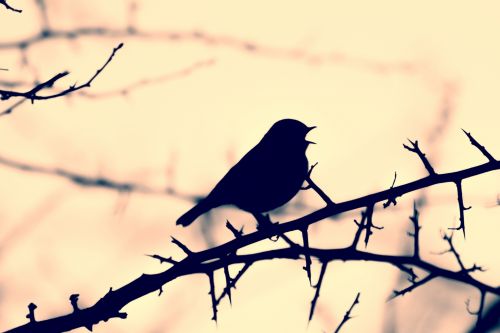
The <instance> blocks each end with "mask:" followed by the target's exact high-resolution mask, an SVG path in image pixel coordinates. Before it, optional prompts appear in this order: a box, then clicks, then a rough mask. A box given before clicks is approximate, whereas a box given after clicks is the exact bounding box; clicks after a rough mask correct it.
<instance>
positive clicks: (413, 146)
mask: <svg viewBox="0 0 500 333" xmlns="http://www.w3.org/2000/svg"><path fill="white" fill-rule="evenodd" d="M408 141H409V142H410V144H411V147H410V146H407V145H405V144H403V147H404V148H406V149H407V150H409V151H411V152H412V153H415V154H417V156H418V157H419V158H420V160H421V161H422V163H423V164H424V166H425V169H426V170H427V171H428V172H429V175H430V176H435V175H436V172H435V171H434V168H433V167H432V166H431V164H430V163H429V160H428V159H427V157H425V154H424V153H422V151H421V150H420V148H419V147H418V141H417V140H415V141H411V140H410V139H408Z"/></svg>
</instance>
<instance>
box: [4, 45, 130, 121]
mask: <svg viewBox="0 0 500 333" xmlns="http://www.w3.org/2000/svg"><path fill="white" fill-rule="evenodd" d="M122 47H123V43H120V44H118V46H116V47H115V48H114V49H113V52H112V53H111V55H110V56H109V57H108V59H107V60H106V62H105V63H104V65H102V66H101V68H99V69H98V70H97V71H96V72H95V74H94V75H93V76H92V77H91V78H90V79H89V80H88V81H87V82H85V83H83V84H80V85H76V84H74V85H71V86H70V87H69V88H67V89H65V90H62V91H60V92H58V93H55V94H51V95H45V96H41V95H38V93H39V92H40V91H42V90H44V89H46V88H51V87H53V86H54V84H55V83H56V82H57V81H58V80H60V79H61V78H63V77H65V76H67V75H68V74H69V72H61V73H59V74H56V75H54V76H53V77H52V78H50V79H48V80H47V81H45V82H42V83H40V84H38V85H36V86H35V87H34V88H32V89H31V90H29V91H26V92H17V91H9V90H0V100H8V99H10V98H11V97H24V98H26V99H28V100H30V101H31V102H32V103H33V102H34V101H35V100H46V99H52V98H56V97H60V96H64V95H67V94H70V93H72V92H74V91H77V90H80V89H83V88H87V87H90V86H91V84H92V82H93V81H94V80H95V79H96V78H97V76H99V74H100V73H101V72H102V71H103V70H104V69H105V68H106V66H108V64H109V63H110V62H111V60H113V57H114V56H115V54H116V52H117V51H118V50H119V49H121V48H122ZM4 114H5V113H2V115H4Z"/></svg>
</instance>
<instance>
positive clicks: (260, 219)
mask: <svg viewBox="0 0 500 333" xmlns="http://www.w3.org/2000/svg"><path fill="white" fill-rule="evenodd" d="M252 215H253V216H254V217H255V219H256V220H257V230H260V231H263V230H269V229H271V228H273V227H274V226H275V225H277V224H279V222H278V221H276V222H272V221H271V218H270V217H269V214H260V213H252ZM269 239H270V240H271V241H273V242H276V241H278V240H279V239H280V236H279V235H275V236H272V237H269Z"/></svg>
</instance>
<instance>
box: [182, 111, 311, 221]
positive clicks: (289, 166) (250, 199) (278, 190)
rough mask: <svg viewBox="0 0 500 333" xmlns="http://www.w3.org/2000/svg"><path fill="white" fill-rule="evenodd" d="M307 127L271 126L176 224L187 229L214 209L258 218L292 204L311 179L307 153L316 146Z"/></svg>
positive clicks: (294, 122)
mask: <svg viewBox="0 0 500 333" xmlns="http://www.w3.org/2000/svg"><path fill="white" fill-rule="evenodd" d="M314 128H316V126H311V127H308V126H306V125H305V124H303V123H302V122H300V121H298V120H295V119H282V120H279V121H277V122H276V123H274V124H273V125H272V127H271V128H270V129H269V131H268V132H267V133H266V134H265V135H264V136H263V138H262V139H261V140H260V141H259V143H258V144H257V145H256V146H255V147H253V148H252V149H251V150H250V151H249V152H248V153H247V154H245V155H244V156H243V157H242V158H241V160H240V161H239V162H237V163H236V164H235V165H234V166H233V167H232V168H231V169H230V170H229V171H228V172H227V173H226V175H225V176H224V177H223V178H222V179H221V180H220V181H219V182H218V183H217V185H215V187H214V188H213V190H212V191H211V192H210V193H209V194H208V195H207V196H206V197H205V198H203V199H201V200H200V201H198V203H197V204H196V205H195V206H194V207H193V208H191V209H190V210H189V211H187V212H186V213H185V214H183V215H182V216H181V217H179V218H178V220H177V223H176V224H177V225H182V226H184V227H185V226H188V225H190V224H191V223H193V222H194V221H195V220H196V219H197V218H198V217H199V216H201V215H203V214H205V213H207V212H208V211H210V210H211V209H213V208H216V207H219V206H223V205H233V206H236V207H238V208H240V209H241V210H244V211H247V212H250V213H252V214H254V216H259V214H263V213H266V212H269V211H271V210H273V209H275V208H278V207H280V206H283V205H284V204H285V203H287V202H288V201H290V200H291V199H292V198H293V197H294V196H295V195H296V194H297V192H299V190H300V189H301V188H302V185H303V183H304V181H305V180H306V177H307V175H308V171H309V162H308V160H307V156H306V149H307V147H308V146H309V145H310V144H314V143H315V142H312V141H309V140H306V135H307V133H309V132H310V131H311V130H312V129H314Z"/></svg>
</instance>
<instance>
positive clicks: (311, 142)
mask: <svg viewBox="0 0 500 333" xmlns="http://www.w3.org/2000/svg"><path fill="white" fill-rule="evenodd" d="M315 128H316V126H311V127H308V128H307V133H309V132H310V131H312V130H313V129H315ZM306 142H307V144H308V145H315V144H316V142H313V141H309V140H306Z"/></svg>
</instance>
